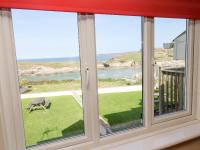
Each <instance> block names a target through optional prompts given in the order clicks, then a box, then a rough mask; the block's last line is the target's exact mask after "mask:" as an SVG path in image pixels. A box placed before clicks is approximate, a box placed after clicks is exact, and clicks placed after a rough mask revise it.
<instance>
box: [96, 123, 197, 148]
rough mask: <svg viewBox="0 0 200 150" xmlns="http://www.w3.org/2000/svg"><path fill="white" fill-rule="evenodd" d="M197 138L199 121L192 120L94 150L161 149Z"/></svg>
mask: <svg viewBox="0 0 200 150" xmlns="http://www.w3.org/2000/svg"><path fill="white" fill-rule="evenodd" d="M198 136H200V121H199V120H194V121H190V122H187V123H184V124H182V125H176V126H174V127H170V128H166V129H163V130H159V131H154V132H151V133H147V134H144V135H142V136H139V137H137V138H131V139H128V140H124V141H121V142H118V143H113V144H109V145H105V146H102V147H98V148H96V150H98V149H108V150H125V149H126V150H129V149H130V150H132V149H140V150H150V149H162V148H166V147H169V146H172V145H175V144H179V143H182V142H184V141H187V140H190V139H192V138H195V137H198Z"/></svg>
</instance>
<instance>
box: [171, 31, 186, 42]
mask: <svg viewBox="0 0 200 150" xmlns="http://www.w3.org/2000/svg"><path fill="white" fill-rule="evenodd" d="M184 34H186V31H183V32H182V33H181V34H179V35H178V36H177V37H175V38H174V39H173V42H174V41H175V40H176V39H178V38H179V37H181V36H182V35H184Z"/></svg>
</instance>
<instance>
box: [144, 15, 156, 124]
mask: <svg viewBox="0 0 200 150" xmlns="http://www.w3.org/2000/svg"><path fill="white" fill-rule="evenodd" d="M143 20H144V21H143V64H144V65H143V66H144V67H143V74H144V79H143V84H144V87H143V88H144V93H143V95H144V97H143V103H144V125H145V127H146V128H149V127H151V124H152V117H153V112H152V111H153V109H152V108H153V106H152V98H153V96H152V95H153V94H152V91H153V90H152V89H153V67H152V60H153V59H152V58H153V56H152V54H153V47H154V46H153V45H154V31H153V18H147V17H145V18H144V19H143Z"/></svg>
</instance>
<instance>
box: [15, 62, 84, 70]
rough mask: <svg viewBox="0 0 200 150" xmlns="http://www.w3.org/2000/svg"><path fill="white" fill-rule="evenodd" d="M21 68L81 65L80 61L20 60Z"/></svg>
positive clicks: (19, 65)
mask: <svg viewBox="0 0 200 150" xmlns="http://www.w3.org/2000/svg"><path fill="white" fill-rule="evenodd" d="M17 64H18V67H19V69H22V70H24V69H30V68H32V67H35V66H44V67H51V68H63V67H72V66H73V67H75V66H76V67H79V66H80V63H79V62H78V61H63V62H27V61H24V62H18V63H17Z"/></svg>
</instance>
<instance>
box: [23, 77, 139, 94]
mask: <svg viewBox="0 0 200 150" xmlns="http://www.w3.org/2000/svg"><path fill="white" fill-rule="evenodd" d="M137 84H141V83H139V82H138V83H137ZM20 85H22V86H31V90H30V91H29V92H27V93H38V92H54V91H65V90H78V89H81V83H80V80H64V81H24V80H22V81H21V82H20ZM131 85H135V83H132V82H129V81H126V80H124V79H100V80H99V82H98V86H99V87H100V88H105V87H117V86H131Z"/></svg>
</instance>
